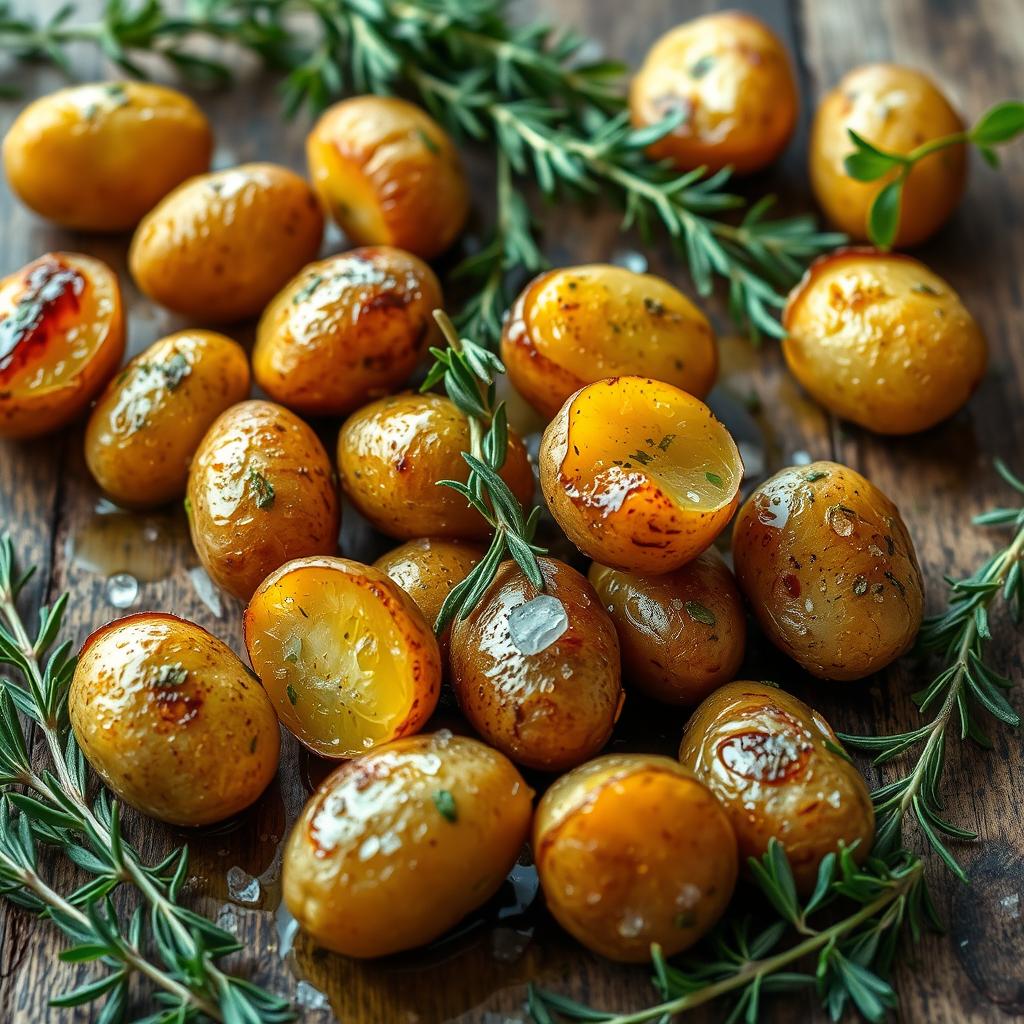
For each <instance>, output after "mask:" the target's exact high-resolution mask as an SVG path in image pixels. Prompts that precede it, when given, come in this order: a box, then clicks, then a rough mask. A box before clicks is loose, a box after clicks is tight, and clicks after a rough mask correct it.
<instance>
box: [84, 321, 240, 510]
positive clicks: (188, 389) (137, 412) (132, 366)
mask: <svg viewBox="0 0 1024 1024" xmlns="http://www.w3.org/2000/svg"><path fill="white" fill-rule="evenodd" d="M248 394H249V360H248V359H247V358H246V355H245V350H244V349H243V348H242V346H241V345H239V344H238V343H237V342H234V341H232V340H231V339H230V338H227V337H225V336H224V335H223V334H216V333H214V332H213V331H179V332H178V333H177V334H171V335H169V336H168V337H166V338H162V339H161V340H160V341H158V342H156V343H155V344H153V345H150V347H149V348H147V349H146V351H145V352H143V353H142V354H141V355H138V356H136V357H135V358H134V359H133V360H132V361H131V362H130V363H129V364H128V365H127V366H126V367H125V368H124V370H122V371H121V373H120V374H118V376H117V377H116V378H115V379H114V380H113V381H111V383H110V384H108V385H107V389H106V391H105V392H104V393H103V395H102V396H101V398H100V400H99V401H98V402H97V403H96V407H95V408H94V409H93V411H92V415H91V416H90V417H89V426H88V427H87V429H86V432H85V461H86V462H87V463H88V465H89V470H90V472H91V473H92V475H93V477H94V478H95V480H96V482H97V483H98V484H99V485H100V487H102V488H103V490H104V491H105V492H106V493H107V494H108V495H109V496H110V497H111V498H112V499H113V500H114V501H115V502H117V504H119V505H123V506H125V507H128V508H147V507H150V506H154V505H162V504H164V502H167V501H171V500H172V499H174V498H180V497H181V496H182V495H183V494H184V493H185V487H186V485H187V484H188V467H189V464H190V463H191V461H192V456H193V455H194V454H195V452H196V449H197V448H198V447H199V443H200V442H201V441H202V439H203V436H204V435H205V434H206V431H207V430H208V429H209V428H210V426H211V425H212V424H213V421H214V420H215V419H216V418H217V417H218V416H219V415H220V414H221V413H222V412H224V410H225V409H227V408H228V407H229V406H232V405H234V404H235V403H236V402H241V401H242V399H244V398H245V397H246V395H248Z"/></svg>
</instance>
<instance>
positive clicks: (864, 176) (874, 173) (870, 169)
mask: <svg viewBox="0 0 1024 1024" xmlns="http://www.w3.org/2000/svg"><path fill="white" fill-rule="evenodd" d="M849 136H850V139H851V141H852V142H853V144H854V147H855V148H854V151H853V152H852V153H850V154H849V155H848V156H846V157H845V158H844V159H843V167H844V168H845V170H846V173H847V174H848V175H849V176H850V177H851V178H853V179H854V180H856V181H877V180H878V179H879V178H883V177H885V175H886V174H888V173H889V172H890V171H891V170H892V169H893V168H894V167H899V166H901V164H903V163H904V161H903V159H901V158H900V157H898V156H896V155H895V154H892V153H886V152H885V151H884V150H881V149H878V148H877V147H876V146H873V145H872V144H871V143H870V142H868V141H867V140H866V139H864V138H862V137H861V136H860V135H858V134H857V133H856V132H855V131H853V130H852V129H850V130H849Z"/></svg>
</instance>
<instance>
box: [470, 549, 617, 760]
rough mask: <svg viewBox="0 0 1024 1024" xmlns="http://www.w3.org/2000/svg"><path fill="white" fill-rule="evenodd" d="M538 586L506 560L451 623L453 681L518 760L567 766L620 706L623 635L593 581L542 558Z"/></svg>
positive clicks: (479, 726) (489, 737) (491, 738)
mask: <svg viewBox="0 0 1024 1024" xmlns="http://www.w3.org/2000/svg"><path fill="white" fill-rule="evenodd" d="M539 561H540V569H541V574H542V576H543V578H544V592H543V593H542V594H538V592H537V590H536V589H535V588H534V586H533V584H531V583H530V581H529V580H528V579H527V578H526V576H525V575H524V574H523V572H522V570H521V569H520V568H519V566H518V565H516V563H515V562H504V563H502V565H501V566H500V568H499V569H498V572H497V575H496V576H495V577H494V582H493V583H491V585H490V587H489V588H488V589H487V591H486V592H485V593H484V596H483V597H482V598H481V599H480V602H479V603H478V604H477V606H476V607H475V608H474V609H473V611H472V612H470V614H469V617H468V618H466V619H461V620H457V621H456V622H455V623H454V625H453V626H452V640H451V678H452V688H453V689H454V690H455V696H456V697H457V698H458V700H459V707H461V708H462V713H463V714H464V715H465V716H466V718H468V719H469V721H470V724H471V725H472V726H473V728H474V729H476V731H477V732H479V733H480V735H481V736H483V738H484V739H485V740H486V741H487V742H488V743H490V744H491V746H493V747H497V748H498V750H500V751H502V752H503V753H505V754H508V756H509V757H511V758H512V760H513V761H515V762H516V763H517V764H521V765H525V766H526V767H528V768H537V769H540V770H542V771H547V772H558V771H565V770H566V769H567V768H572V767H575V766H576V765H578V764H581V763H582V762H583V761H586V760H587V758H589V757H593V756H594V755H595V754H596V753H597V752H598V751H599V750H600V749H601V748H602V747H603V746H604V745H605V743H607V742H608V738H609V737H610V736H611V733H612V726H614V725H615V721H616V719H617V718H618V717H619V711H620V710H621V708H622V687H621V685H620V682H619V676H620V673H619V643H618V640H617V639H616V636H615V627H614V626H613V625H612V621H611V619H610V618H609V617H608V614H607V613H606V612H605V610H604V609H603V608H602V607H601V602H600V601H599V600H598V597H597V594H595V593H594V589H593V587H591V586H590V584H589V583H588V582H587V581H586V579H584V577H583V576H581V575H580V574H579V573H578V572H577V571H576V570H575V569H572V568H570V567H569V566H568V565H566V564H565V563H564V562H558V561H555V559H553V558H541V559H539Z"/></svg>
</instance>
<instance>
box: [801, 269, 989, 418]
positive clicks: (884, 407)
mask: <svg viewBox="0 0 1024 1024" xmlns="http://www.w3.org/2000/svg"><path fill="white" fill-rule="evenodd" d="M783 322H784V325H785V327H786V331H787V336H786V337H785V338H784V339H783V341H782V351H783V354H784V355H785V357H786V363H787V365H788V366H789V368H790V370H791V371H792V373H793V376H794V377H796V379H797V380H798V381H800V383H801V384H802V385H803V387H804V388H805V389H806V390H807V391H809V392H810V393H811V395H813V396H814V398H815V399H817V401H819V402H820V403H821V404H822V405H824V406H825V407H826V408H827V409H829V410H831V411H832V412H834V413H835V414H836V415H837V416H842V417H843V418H844V419H848V420H852V421H853V422H854V423H859V424H860V425H861V426H862V427H867V429H868V430H873V431H875V432H876V433H878V434H912V433H916V432H917V431H919V430H927V429H928V428H929V427H932V426H934V425H935V424H936V423H939V422H941V421H942V420H944V419H946V418H947V417H948V416H951V415H953V413H955V412H956V411H957V410H958V409H959V408H960V407H961V406H962V405H963V404H964V403H965V402H966V401H967V399H968V398H970V396H971V394H972V393H973V391H974V390H975V388H977V386H978V384H979V383H980V382H981V379H982V377H983V376H984V375H985V367H986V365H987V362H988V347H987V345H986V343H985V336H984V335H983V334H982V333H981V328H980V327H979V326H978V324H977V322H976V321H975V319H974V317H973V316H971V314H970V313H969V312H968V311H967V309H965V308H964V305H963V303H962V302H961V301H960V297H959V296H958V295H957V294H956V292H955V291H953V289H952V288H950V286H949V285H948V284H947V283H946V282H945V281H944V280H943V279H942V278H941V277H939V276H938V275H937V274H933V273H932V272H931V271H930V270H929V269H928V268H927V267H926V266H925V265H924V264H923V263H919V262H918V261H917V260H915V259H911V258H910V257H909V256H903V255H898V254H891V253H882V252H879V251H877V250H875V249H848V250H842V251H839V252H835V253H832V254H830V255H828V256H825V257H822V258H821V259H818V260H816V261H815V263H814V264H813V265H812V267H811V268H810V269H809V270H808V271H807V273H806V274H805V275H804V279H803V281H801V283H800V284H798V285H797V286H796V288H794V289H793V291H792V292H791V293H790V296H789V300H788V302H787V303H786V310H785V313H784V316H783Z"/></svg>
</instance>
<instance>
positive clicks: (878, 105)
mask: <svg viewBox="0 0 1024 1024" xmlns="http://www.w3.org/2000/svg"><path fill="white" fill-rule="evenodd" d="M963 127H964V124H963V121H961V120H960V116H959V115H958V114H957V112H956V111H955V110H954V109H953V108H952V107H951V106H950V105H949V101H948V100H947V99H946V97H945V96H943V95H942V93H941V92H940V91H939V90H938V89H937V88H936V86H935V84H934V83H933V82H932V80H931V79H930V78H928V76H927V75H925V74H923V73H922V72H920V71H915V70H914V69H913V68H903V67H899V66H898V65H896V64H868V65H866V66H864V67H861V68H856V69H855V70H853V71H850V72H849V73H848V74H846V75H845V76H844V77H843V78H842V80H841V81H840V82H839V84H838V85H837V86H836V87H835V88H834V89H833V90H832V91H831V92H830V93H828V95H826V96H825V98H824V99H823V100H822V102H821V106H819V107H818V112H817V113H816V114H815V116H814V125H813V128H812V129H811V143H810V173H811V187H812V188H813V189H814V194H815V196H816V197H817V200H818V203H819V205H820V206H821V208H822V210H824V211H825V216H826V217H828V219H829V220H830V221H831V222H832V223H833V224H834V225H835V226H836V227H838V228H839V229H840V230H842V231H845V232H846V233H847V234H848V235H850V236H851V237H852V238H854V239H857V240H860V241H863V240H865V239H866V238H867V237H868V233H867V224H868V211H869V210H870V209H871V203H872V202H873V201H874V198H875V196H876V195H878V193H879V192H880V191H881V190H882V189H883V188H884V187H885V186H886V185H887V184H888V183H889V182H890V181H891V180H892V179H893V178H895V177H896V171H893V172H892V173H890V174H888V175H886V176H885V177H883V178H880V179H878V180H877V181H871V182H863V181H856V180H854V179H853V178H851V177H850V176H849V175H848V174H847V173H846V168H845V167H844V165H843V161H844V160H845V159H846V157H847V156H849V154H850V153H852V152H853V150H854V145H853V142H852V141H851V139H850V135H849V133H850V130H851V129H852V130H853V131H855V132H856V133H857V134H858V135H860V136H861V138H863V139H865V140H866V141H867V142H869V143H871V144H872V145H875V146H878V147H879V148H880V149H883V150H885V151H886V152H888V153H899V154H906V153H909V152H910V151H911V150H913V149H916V148H917V147H918V146H920V145H922V144H923V143H925V142H929V141H931V140H932V139H937V138H940V137H941V136H943V135H951V134H953V133H954V132H959V131H963ZM966 179H967V154H966V152H965V151H964V148H963V146H951V147H950V148H949V149H943V150H940V151H939V152H936V153H933V154H932V155H931V156H927V157H925V158H924V159H923V160H921V161H920V162H919V163H917V164H916V165H915V166H914V169H913V170H912V171H911V172H910V176H909V177H908V179H907V183H906V185H905V187H904V189H903V202H902V206H901V209H900V226H899V231H898V232H897V234H896V240H895V245H897V246H907V245H916V244H917V243H918V242H923V241H924V240H925V239H926V238H928V237H929V236H930V235H932V234H934V233H935V232H936V231H938V229H939V228H940V227H942V225H943V224H945V222H946V221H947V220H948V218H949V216H950V214H951V213H952V212H953V210H954V209H956V205H957V203H959V202H960V196H961V195H963V191H964V183H965V182H966Z"/></svg>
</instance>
